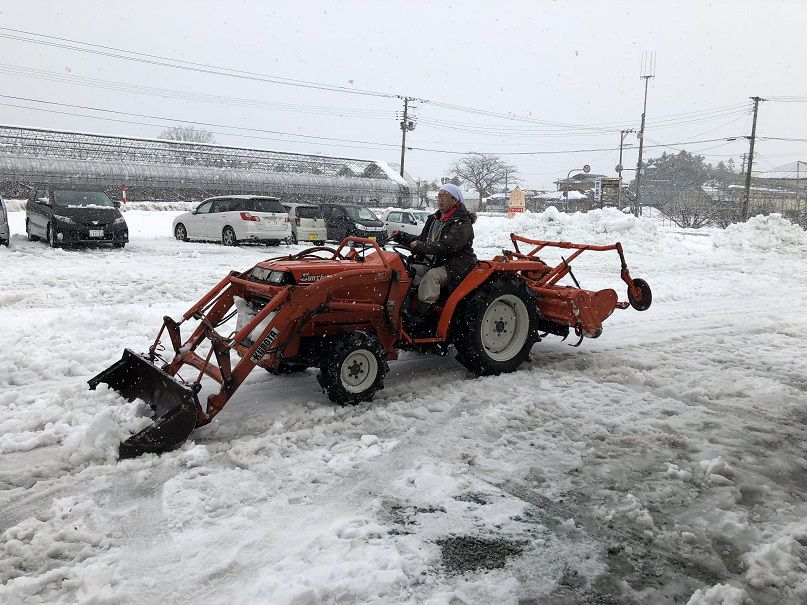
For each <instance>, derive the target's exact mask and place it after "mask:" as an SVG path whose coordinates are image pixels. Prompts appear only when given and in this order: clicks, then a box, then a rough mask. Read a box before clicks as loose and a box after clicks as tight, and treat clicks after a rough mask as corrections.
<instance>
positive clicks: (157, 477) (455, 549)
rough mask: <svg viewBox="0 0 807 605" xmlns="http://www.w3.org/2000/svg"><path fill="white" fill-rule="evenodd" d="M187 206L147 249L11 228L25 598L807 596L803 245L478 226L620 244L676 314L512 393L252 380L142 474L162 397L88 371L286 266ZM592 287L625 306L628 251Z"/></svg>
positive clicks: (397, 378) (434, 362)
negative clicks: (140, 441) (224, 280)
mask: <svg viewBox="0 0 807 605" xmlns="http://www.w3.org/2000/svg"><path fill="white" fill-rule="evenodd" d="M176 214H177V212H176V211H174V212H147V211H130V212H128V213H127V216H126V218H127V220H128V222H129V225H130V230H131V243H130V244H129V245H128V246H127V247H126V248H125V249H124V250H115V249H85V250H59V249H56V250H52V249H49V248H47V247H46V246H45V245H44V244H42V243H39V242H28V241H26V240H25V237H24V234H23V231H24V229H23V222H24V213H22V212H19V211H17V212H12V213H11V216H10V219H11V225H12V234H13V235H12V242H11V248H10V249H6V248H0V487H1V488H2V491H0V532H1V533H0V602H1V603H8V604H17V603H178V604H179V603H194V604H199V603H228V604H231V603H239V604H241V603H256V604H257V603H261V604H263V603H272V604H275V603H277V604H290V605H291V604H294V605H309V604H310V605H314V604H319V603H378V604H381V603H384V604H387V603H429V604H433V605H436V604H452V605H459V604H472V603H474V604H475V603H479V604H489V603H496V604H499V603H513V604H515V603H518V602H521V603H525V604H526V603H553V604H554V603H620V604H623V603H651V604H657V603H690V605H707V604H709V605H715V604H722V605H740V604H746V603H757V604H783V603H786V604H789V603H794V604H795V603H805V602H807V504H806V503H805V497H807V454H805V443H806V442H807V430H806V429H805V422H807V361H805V350H807V349H806V348H805V344H806V341H807V338H805V334H807V315H806V314H805V312H804V301H805V300H807V235H805V232H804V231H803V230H802V229H799V228H797V227H794V226H792V225H791V224H790V223H788V222H787V221H784V220H782V219H781V218H779V217H777V216H775V215H774V216H771V217H767V218H763V217H757V218H754V219H752V220H751V221H749V222H748V223H747V224H744V225H736V226H732V227H730V228H729V229H727V230H725V231H708V232H701V233H698V234H694V233H693V234H685V233H676V232H672V231H669V230H665V229H663V228H660V227H659V226H658V225H657V224H656V223H654V222H652V221H651V220H648V219H639V220H637V219H634V218H633V217H631V216H626V215H623V214H621V213H619V212H616V211H613V210H610V211H594V212H591V213H588V214H586V215H574V216H568V215H563V214H560V213H557V212H554V211H553V210H552V209H550V210H549V211H547V212H545V213H543V214H538V215H536V214H530V213H525V214H524V215H522V216H518V217H516V218H515V219H513V220H508V219H506V218H496V217H487V216H485V217H480V219H479V221H478V222H477V224H476V233H477V239H476V248H477V252H478V253H479V256H480V257H481V258H489V257H491V256H492V255H494V254H496V253H497V251H498V250H499V249H501V248H502V247H505V246H507V244H508V239H507V234H508V233H509V232H511V231H514V232H517V233H521V234H523V235H527V236H532V237H537V238H544V239H564V240H571V241H583V242H592V243H610V242H613V241H621V242H622V243H623V245H624V246H625V251H626V257H627V261H628V264H629V267H630V269H631V273H632V274H633V276H634V277H643V278H645V279H646V280H647V281H648V282H649V283H650V285H651V286H652V288H653V293H654V304H653V306H652V307H651V309H650V310H648V311H647V312H644V313H638V312H636V311H633V310H632V309H628V310H624V311H620V310H617V311H616V312H615V313H614V315H613V316H612V317H611V318H610V319H608V320H607V321H606V323H605V330H604V333H603V335H602V336H601V337H600V338H599V339H597V340H586V341H585V342H584V343H583V346H581V347H580V348H570V347H569V346H567V345H568V343H566V342H561V341H560V339H558V338H554V337H550V338H548V339H547V340H545V341H544V342H541V343H539V344H537V345H536V346H535V348H534V349H533V352H532V362H531V363H530V364H526V365H525V366H523V367H522V368H521V369H520V370H519V371H517V372H515V373H513V374H509V375H503V376H498V377H486V378H476V377H474V376H472V375H470V374H469V373H468V372H467V371H466V370H465V369H464V368H463V367H462V366H460V365H459V364H458V363H457V362H456V361H455V360H454V359H453V356H449V357H433V356H422V355H419V354H414V353H404V354H402V356H401V359H400V360H399V361H397V362H392V363H391V371H390V373H389V374H388V375H387V379H386V388H385V389H384V390H383V391H380V392H379V393H378V394H377V395H376V397H375V400H374V401H373V402H372V403H367V404H362V405H359V406H355V407H339V406H336V405H333V404H331V403H330V402H329V401H328V400H327V399H326V398H325V396H324V395H322V393H321V392H320V390H319V388H318V385H317V382H316V379H315V370H309V371H307V372H305V373H302V374H298V375H290V376H282V377H280V376H272V375H269V374H268V373H265V372H262V371H255V372H253V374H252V375H251V376H250V377H249V379H248V381H247V382H246V383H245V384H244V385H243V386H242V387H241V389H240V390H239V391H238V392H237V393H236V395H235V396H234V397H233V399H231V400H230V402H229V403H228V405H227V407H226V408H225V409H224V411H223V412H222V413H221V414H220V415H219V416H218V417H217V419H216V420H215V421H214V422H213V423H212V424H211V425H209V426H207V427H204V428H201V429H198V430H197V431H195V432H194V433H193V434H192V436H191V440H189V441H188V442H187V443H186V444H185V445H184V446H183V447H182V448H181V449H179V450H177V451H175V452H172V453H169V454H165V455H162V456H153V455H148V456H143V457H140V458H137V459H134V460H125V461H120V462H118V461H116V450H117V446H118V443H119V442H120V440H121V439H122V438H124V437H125V436H127V435H128V434H129V432H130V431H132V430H134V428H135V425H136V424H137V422H138V420H137V418H136V413H137V410H136V406H134V405H133V404H128V403H126V402H124V401H123V400H122V399H121V398H120V397H118V396H117V395H116V394H115V393H114V392H112V391H110V390H108V389H104V388H103V387H99V389H98V390H97V391H90V390H88V389H87V384H86V381H87V379H88V378H90V377H91V376H93V375H94V374H96V373H97V372H99V371H100V370H101V369H103V368H105V367H107V366H108V365H110V364H111V363H112V362H114V361H116V360H117V359H119V358H120V354H121V352H122V350H123V348H124V347H131V348H133V349H135V350H138V351H142V350H145V349H146V348H147V347H148V345H149V344H150V343H151V341H152V339H153V337H154V335H155V334H156V330H157V329H158V327H159V326H160V324H161V318H162V316H163V315H166V314H168V315H172V316H174V317H178V316H179V315H180V314H181V313H182V312H183V311H185V310H186V309H187V308H188V307H189V306H190V305H191V304H192V303H193V302H195V301H196V300H197V299H198V297H199V296H200V295H201V294H203V293H204V292H206V291H207V290H208V289H209V288H210V287H211V286H212V285H213V284H215V283H216V282H217V281H218V280H219V279H220V278H221V277H222V276H224V275H225V274H226V273H227V272H228V271H230V270H231V269H245V268H247V267H249V266H251V265H252V264H253V263H254V262H256V261H257V260H259V259H262V258H265V257H268V256H273V255H275V254H276V253H277V249H272V248H269V249H267V248H264V247H246V246H245V247H239V248H225V247H222V246H220V245H215V244H194V243H181V242H178V241H175V240H174V239H172V238H171V237H170V225H171V221H172V219H173V217H174V216H175V215H176ZM704 235H705V236H704ZM290 249H292V248H289V247H285V246H282V247H281V248H280V250H281V251H282V252H287V251H288V250H290ZM575 274H576V276H577V278H578V279H579V280H580V281H581V283H582V285H583V287H586V288H590V289H597V288H601V287H614V288H615V289H617V291H618V292H619V294H620V298H623V299H624V297H625V291H624V287H623V285H622V282H621V281H620V280H619V265H618V261H617V257H616V254H614V253H605V254H591V255H587V254H584V255H583V257H581V258H580V259H579V262H578V261H576V271H575ZM570 340H572V339H570Z"/></svg>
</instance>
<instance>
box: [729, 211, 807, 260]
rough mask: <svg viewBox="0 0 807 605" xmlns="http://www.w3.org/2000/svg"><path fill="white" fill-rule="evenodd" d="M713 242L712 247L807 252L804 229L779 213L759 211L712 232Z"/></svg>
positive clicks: (806, 235) (806, 239) (806, 238)
mask: <svg viewBox="0 0 807 605" xmlns="http://www.w3.org/2000/svg"><path fill="white" fill-rule="evenodd" d="M713 245H714V246H715V248H721V247H727V248H735V249H738V250H765V251H769V252H791V253H793V252H795V253H799V254H807V232H805V231H804V229H802V228H801V227H799V226H798V225H794V224H793V223H791V222H790V221H789V220H787V219H786V218H783V217H782V215H781V214H778V213H775V214H769V215H762V214H759V215H757V216H755V217H753V218H750V219H748V222H745V223H736V224H733V225H729V226H728V227H726V229H725V231H723V232H722V233H717V234H715V236H714V239H713Z"/></svg>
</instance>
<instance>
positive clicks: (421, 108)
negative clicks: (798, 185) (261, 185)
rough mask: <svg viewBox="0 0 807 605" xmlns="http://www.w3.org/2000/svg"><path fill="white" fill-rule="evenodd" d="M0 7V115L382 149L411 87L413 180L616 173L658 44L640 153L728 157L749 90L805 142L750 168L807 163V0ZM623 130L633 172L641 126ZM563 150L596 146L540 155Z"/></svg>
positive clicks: (22, 121)
mask: <svg viewBox="0 0 807 605" xmlns="http://www.w3.org/2000/svg"><path fill="white" fill-rule="evenodd" d="M0 12H1V14H0V57H2V58H0V74H2V76H3V78H2V81H3V87H2V91H0V94H2V95H5V96H0V112H2V117H0V123H4V124H15V125H22V126H34V127H43V128H59V129H65V130H81V131H88V132H98V133H104V134H116V135H126V136H142V137H157V136H158V134H159V133H160V131H161V130H162V128H163V127H165V126H168V125H172V124H178V123H180V120H184V121H187V122H188V123H192V124H198V125H201V126H202V127H204V128H207V129H208V130H211V131H214V132H215V137H216V142H218V143H221V144H227V145H235V146H247V147H256V148H264V149H275V150H280V151H297V152H305V153H322V154H328V155H338V156H345V157H358V158H366V159H379V160H385V161H388V162H395V163H397V162H399V161H400V145H401V131H400V129H399V126H398V120H399V114H400V113H401V111H402V109H403V101H402V100H401V99H400V98H398V96H397V95H400V96H401V97H403V96H409V97H415V98H418V99H422V101H417V102H414V103H413V105H414V111H413V116H414V119H415V122H416V127H415V130H414V131H412V132H409V133H408V135H407V145H408V146H410V147H412V149H410V150H409V151H407V154H406V169H407V172H409V173H410V174H411V175H412V176H413V177H414V178H424V179H434V178H439V177H441V176H443V175H445V174H447V173H448V171H449V168H450V165H451V164H452V162H454V161H455V160H456V159H457V158H459V157H461V156H462V154H463V153H466V152H469V151H479V152H485V153H495V154H500V155H501V156H502V157H504V158H505V159H507V160H508V161H510V162H511V163H512V164H514V165H515V166H516V167H517V168H518V170H519V174H520V176H521V179H522V181H523V184H524V185H526V186H528V187H553V185H552V182H553V181H554V180H556V179H557V178H558V177H565V176H566V174H567V173H568V171H570V170H574V169H577V168H580V167H582V166H583V165H584V164H590V165H591V168H592V171H593V172H598V173H604V174H608V175H614V174H615V173H614V167H615V165H616V163H617V161H618V157H619V152H618V150H617V148H618V146H619V139H620V130H621V129H630V128H634V129H636V130H638V128H639V124H640V120H641V113H642V98H643V93H644V87H643V81H642V80H641V79H640V75H641V72H640V69H641V65H642V56H643V53H644V52H646V51H654V52H655V57H656V69H655V75H656V77H655V78H654V79H652V80H650V83H649V89H648V102H647V125H646V137H645V144H646V145H657V146H656V147H651V148H647V149H646V150H645V157H648V156H649V157H655V156H658V155H660V154H661V153H662V152H663V151H668V152H670V151H677V150H679V149H681V148H685V149H687V150H688V151H693V152H700V153H702V154H703V155H705V156H706V157H707V161H709V162H711V163H717V162H718V161H721V160H723V161H726V160H728V159H729V158H731V157H733V158H734V159H735V161H736V162H737V166H738V168H739V165H740V163H741V160H740V156H741V155H742V154H743V153H744V152H747V150H748V142H747V140H745V139H740V140H737V141H733V142H730V141H725V140H724V139H726V138H728V137H741V136H747V135H749V134H750V132H751V112H750V108H751V101H750V99H749V97H750V96H754V95H758V96H761V97H763V98H769V99H772V100H770V101H768V102H765V103H762V104H761V105H760V113H759V122H758V126H757V135H758V136H760V137H762V136H767V137H779V138H794V139H799V138H800V139H802V141H777V140H763V139H759V140H758V141H757V145H756V152H757V154H758V156H757V159H756V161H755V166H754V167H755V169H757V168H759V169H760V170H770V169H773V168H776V167H778V166H781V165H783V164H787V163H789V162H795V161H796V160H805V161H807V121H806V120H805V119H804V118H805V110H806V109H807V61H805V59H807V36H805V34H804V26H805V25H804V24H805V22H807V3H804V2H799V1H795V0H794V1H767V2H761V1H754V2H752V1H746V0H737V1H717V2H709V3H705V2H702V1H692V2H672V1H670V2H664V3H660V2H638V1H636V2H633V1H613V0H612V1H609V2H595V1H585V0H579V1H577V2H567V1H558V2H548V1H541V0H532V1H525V2H507V1H500V2H481V1H467V2H451V3H450V2H419V1H416V0H410V1H409V2H383V1H376V2H369V1H368V2H356V1H348V2H344V1H343V2H338V3H337V2H319V1H312V0H308V1H306V2H300V1H299V0H298V1H294V2H292V1H288V2H283V1H278V2H272V3H268V2H258V1H257V0H256V1H253V2H235V1H229V2H204V1H197V2H189V1H188V2H183V1H179V0H172V1H162V2H151V1H138V2H114V1H109V0H107V1H105V2H90V1H77V0H73V1H71V2H69V3H68V2H58V3H57V2H36V1H26V2H19V1H12V0H2V1H0ZM12 30H19V31H12ZM21 32H31V33H33V34H37V35H31V34H30V33H21ZM43 36H52V37H56V38H63V39H69V40H72V41H74V42H66V41H64V40H57V39H54V38H45V37H43ZM29 40H35V42H31V41H29ZM75 42H81V43H85V44H86V43H90V44H95V45H99V46H96V47H87V46H85V45H77V44H75ZM53 44H56V46H54V45H53ZM65 46H71V47H74V48H75V47H82V48H85V49H89V50H91V51H92V52H81V51H77V50H74V49H71V48H65ZM110 47H111V48H114V49H124V50H127V51H134V52H136V53H141V54H137V55H134V54H129V55H126V56H129V57H131V58H134V59H136V60H131V59H124V58H120V55H122V53H120V52H118V51H117V50H111V48H110ZM144 54H148V55H153V56H158V57H164V58H167V59H173V60H181V61H185V62H187V63H184V64H183V65H184V66H185V67H186V68H192V69H177V68H175V67H170V66H167V65H162V64H159V63H173V62H172V61H166V60H165V59H155V58H153V57H152V58H148V57H145V56H144ZM111 55H119V56H111ZM173 64H176V63H173ZM201 65H207V66H214V67H216V68H227V69H228V70H239V73H240V75H241V76H244V77H233V76H232V75H229V76H228V75H221V71H220V70H217V69H211V68H209V67H208V68H204V67H201ZM212 71H217V72H218V73H210V72H212ZM230 73H231V74H232V73H233V72H230ZM278 79H286V81H288V80H294V81H297V83H299V82H305V83H308V84H307V85H305V86H299V85H288V84H281V83H278V82H277V81H278ZM267 80H271V81H267ZM334 87H335V88H338V89H340V90H332V88H334ZM349 91H353V92H354V93H362V94H354V93H351V92H349ZM147 93H148V94H147ZM368 93H372V94H368ZM9 97H21V98H24V99H27V100H20V99H14V98H9ZM784 97H788V98H787V99H784ZM794 98H795V99H794ZM773 99H779V100H773ZM34 100H38V101H49V102H51V103H60V104H63V105H54V104H44V103H41V102H35V101H34ZM446 105H452V106H457V107H456V108H452V107H446ZM75 106H82V107H81V108H79V107H75ZM460 108H462V109H460ZM99 109H105V110H111V111H116V112H121V113H110V112H102V111H97V110H99ZM43 110H46V111H43ZM469 110H479V111H477V112H474V111H469ZM56 112H62V113H56ZM129 114H139V116H136V115H129ZM492 114H508V115H512V116H513V119H505V118H502V117H497V116H496V115H492ZM88 116H95V117H88ZM143 116H150V117H143ZM98 118H105V119H98ZM110 118H112V119H110ZM530 120H531V121H530ZM712 139H719V140H712ZM690 141H704V142H696V143H690ZM625 142H626V144H630V145H631V146H630V147H627V148H626V150H625V155H624V161H623V164H624V166H625V167H626V168H628V167H633V168H635V166H636V158H637V147H636V146H637V139H636V137H635V135H633V134H629V135H627V137H626V139H625ZM676 143H678V144H677V145H676ZM670 144H672V145H670ZM660 145H670V146H667V147H664V146H660ZM570 150H592V151H583V152H579V153H555V152H559V151H570ZM536 152H541V153H536ZM633 174H634V173H633V172H626V173H625V175H624V176H625V177H626V178H633Z"/></svg>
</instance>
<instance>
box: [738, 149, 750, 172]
mask: <svg viewBox="0 0 807 605" xmlns="http://www.w3.org/2000/svg"><path fill="white" fill-rule="evenodd" d="M747 157H748V154H745V153H744V154H743V167H742V168H740V174H743V173H744V172H745V158H747Z"/></svg>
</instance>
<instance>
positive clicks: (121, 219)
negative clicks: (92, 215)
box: [112, 216, 126, 225]
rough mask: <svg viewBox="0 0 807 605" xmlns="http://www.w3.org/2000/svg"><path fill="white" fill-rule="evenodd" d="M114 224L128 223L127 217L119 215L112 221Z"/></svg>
mask: <svg viewBox="0 0 807 605" xmlns="http://www.w3.org/2000/svg"><path fill="white" fill-rule="evenodd" d="M112 224H113V225H124V224H126V219H124V218H123V217H122V216H119V217H118V218H116V219H115V220H114V221H113V222H112Z"/></svg>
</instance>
